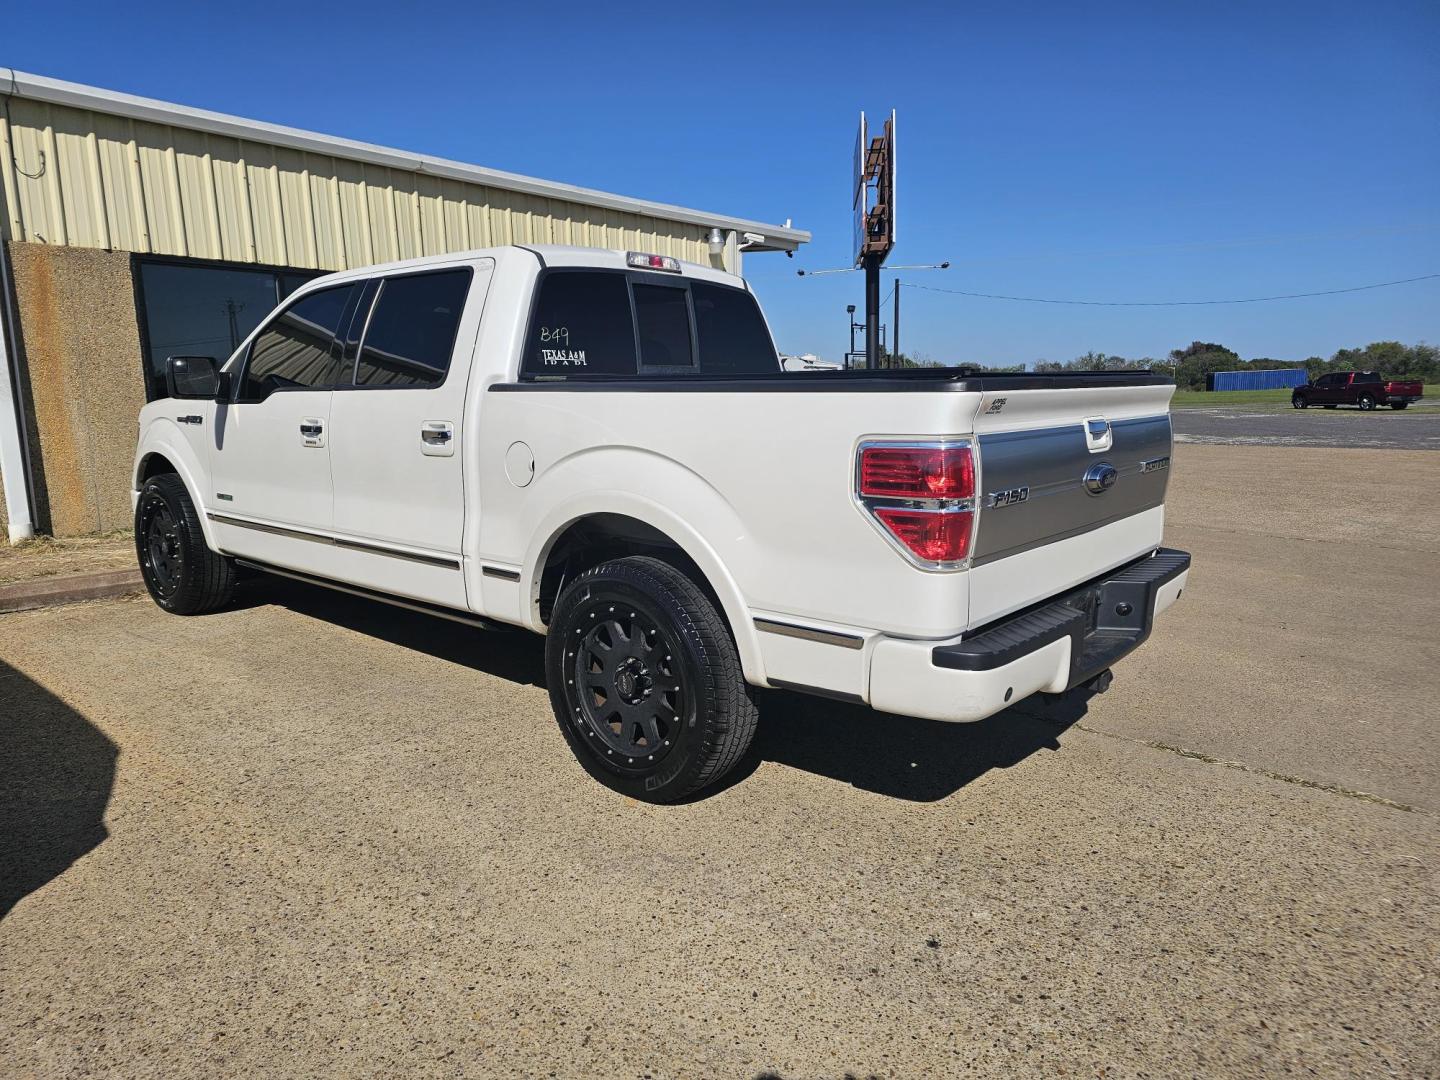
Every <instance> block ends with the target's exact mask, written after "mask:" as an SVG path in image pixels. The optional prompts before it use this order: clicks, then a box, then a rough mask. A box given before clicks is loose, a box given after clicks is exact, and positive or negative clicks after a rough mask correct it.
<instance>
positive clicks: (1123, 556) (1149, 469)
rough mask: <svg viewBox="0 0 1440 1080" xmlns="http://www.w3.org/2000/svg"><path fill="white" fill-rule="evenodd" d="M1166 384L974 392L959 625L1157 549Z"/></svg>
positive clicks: (1165, 458) (1165, 473)
mask: <svg viewBox="0 0 1440 1080" xmlns="http://www.w3.org/2000/svg"><path fill="white" fill-rule="evenodd" d="M1173 392H1174V388H1173V387H1172V386H1112V387H1067V388H1055V389H1036V390H1018V391H1011V392H1002V391H997V392H994V393H986V394H983V395H982V396H981V400H980V404H979V406H978V408H977V410H976V413H975V418H974V432H975V441H976V446H977V448H978V453H977V458H978V463H979V476H978V478H977V492H978V495H979V505H980V514H979V522H978V526H977V531H976V535H975V542H974V549H973V557H972V564H971V565H972V570H971V585H970V612H969V624H970V626H972V627H975V626H979V625H982V624H984V623H986V622H990V621H992V620H994V619H997V618H999V617H1001V616H1003V615H1006V614H1008V613H1010V612H1012V611H1018V610H1020V609H1021V608H1024V607H1028V606H1029V605H1031V604H1033V603H1036V602H1038V601H1041V600H1044V599H1047V598H1048V597H1051V596H1053V595H1055V594H1056V593H1058V592H1061V591H1063V590H1065V589H1069V588H1073V587H1074V586H1076V585H1078V584H1080V583H1082V582H1085V581H1088V580H1090V579H1091V578H1094V577H1096V576H1098V575H1100V574H1103V573H1105V572H1106V571H1107V570H1111V569H1113V568H1114V567H1116V566H1119V565H1121V564H1123V563H1125V562H1128V561H1129V560H1131V559H1133V558H1135V557H1136V556H1137V555H1140V554H1143V553H1144V552H1145V551H1147V550H1153V549H1154V548H1156V547H1158V546H1159V543H1160V532H1161V528H1162V526H1163V515H1164V510H1163V506H1164V502H1165V488H1166V482H1167V480H1168V478H1169V475H1170V472H1169V465H1170V448H1171V434H1170V416H1169V411H1168V410H1169V401H1170V397H1171V395H1172V394H1173Z"/></svg>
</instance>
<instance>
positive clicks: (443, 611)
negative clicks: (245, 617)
mask: <svg viewBox="0 0 1440 1080" xmlns="http://www.w3.org/2000/svg"><path fill="white" fill-rule="evenodd" d="M235 564H236V565H237V566H243V567H246V568H247V569H250V570H259V571H260V572H261V573H262V574H274V575H276V576H277V577H283V578H289V579H290V580H291V581H299V582H302V583H303V584H306V585H318V586H320V587H321V588H322V589H331V590H333V591H335V592H342V593H348V594H349V595H351V596H358V597H360V599H362V600H378V601H379V602H380V603H382V604H389V605H391V606H392V607H398V608H404V609H405V610H407V611H418V612H420V614H422V615H434V616H435V617H436V618H440V619H449V620H450V621H451V622H457V623H461V624H462V625H464V626H473V627H476V628H477V629H480V630H516V629H520V628H519V627H516V626H512V625H510V624H509V623H497V622H492V621H491V620H489V619H485V618H481V617H480V616H479V615H472V614H470V613H469V612H465V611H458V610H456V609H455V608H447V607H444V606H442V605H440V604H432V603H430V602H429V601H426V600H411V599H410V598H409V597H405V596H395V595H393V594H391V593H383V592H378V591H376V590H375V589H367V588H365V587H364V586H363V585H346V584H343V583H341V582H339V581H332V580H330V579H329V578H323V577H316V576H315V575H314V574H304V573H301V572H300V571H299V570H282V569H281V568H280V567H278V566H271V565H270V564H269V563H263V562H256V561H255V560H254V559H242V558H239V557H238V556H237V557H236V558H235Z"/></svg>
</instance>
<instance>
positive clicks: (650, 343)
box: [634, 283, 695, 368]
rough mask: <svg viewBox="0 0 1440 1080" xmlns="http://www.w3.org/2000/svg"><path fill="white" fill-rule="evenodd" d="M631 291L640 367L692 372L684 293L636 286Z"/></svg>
mask: <svg viewBox="0 0 1440 1080" xmlns="http://www.w3.org/2000/svg"><path fill="white" fill-rule="evenodd" d="M634 288H635V326H636V328H637V330H638V332H639V337H640V363H641V364H643V365H644V366H645V367H647V368H693V367H694V366H695V350H694V347H693V345H692V342H691V340H690V303H689V301H688V300H687V299H686V296H685V289H684V288H678V289H677V288H675V287H673V286H669V285H641V284H638V283H637V284H636V285H635V286H634Z"/></svg>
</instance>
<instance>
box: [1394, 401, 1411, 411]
mask: <svg viewBox="0 0 1440 1080" xmlns="http://www.w3.org/2000/svg"><path fill="white" fill-rule="evenodd" d="M1409 405H1410V402H1408V401H1392V402H1391V403H1390V408H1392V409H1394V410H1395V411H1396V412H1399V411H1400V410H1401V409H1405V408H1408V407H1409Z"/></svg>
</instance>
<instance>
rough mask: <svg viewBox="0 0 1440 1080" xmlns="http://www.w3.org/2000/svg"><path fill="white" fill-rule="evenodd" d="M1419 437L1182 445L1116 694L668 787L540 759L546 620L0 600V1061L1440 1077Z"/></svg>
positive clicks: (1430, 594) (376, 610)
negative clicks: (713, 790)
mask: <svg viewBox="0 0 1440 1080" xmlns="http://www.w3.org/2000/svg"><path fill="white" fill-rule="evenodd" d="M1307 419H1308V417H1307ZM1369 419H1371V418H1368V417H1367V418H1362V419H1361V420H1359V423H1362V424H1363V423H1365V422H1367V421H1368V420H1369ZM1377 419H1382V420H1388V419H1390V418H1389V417H1383V418H1377ZM1349 422H1350V423H1352V424H1353V423H1355V422H1356V421H1355V420H1353V419H1352V420H1350V421H1349ZM1337 423H1339V422H1338V421H1337ZM1435 460H1436V459H1435V458H1434V457H1433V456H1432V455H1430V454H1428V453H1424V452H1411V453H1405V452H1394V451H1368V450H1348V451H1342V450H1324V451H1300V450H1293V449H1277V448H1262V447H1225V446H1205V445H1181V446H1179V447H1178V448H1177V450H1176V466H1175V469H1174V473H1173V486H1172V491H1173V493H1174V494H1173V499H1172V509H1171V519H1170V520H1171V527H1170V530H1169V535H1168V537H1167V541H1168V542H1169V543H1172V544H1174V545H1176V546H1180V547H1186V548H1189V549H1190V550H1191V551H1192V552H1193V553H1194V554H1195V557H1196V561H1197V562H1196V568H1195V570H1194V571H1193V572H1192V575H1191V584H1190V587H1189V588H1187V590H1186V594H1185V597H1184V598H1183V599H1182V601H1181V603H1180V604H1179V605H1178V606H1177V607H1176V608H1174V609H1173V610H1172V612H1171V613H1170V615H1169V616H1167V617H1166V618H1165V619H1164V621H1163V622H1162V624H1161V625H1160V627H1159V628H1158V630H1157V632H1156V635H1155V636H1154V637H1153V638H1152V640H1151V641H1150V643H1148V644H1147V645H1146V646H1145V647H1144V649H1142V650H1141V651H1140V652H1139V653H1137V654H1136V655H1135V656H1134V657H1132V658H1130V659H1129V660H1127V661H1126V662H1125V663H1123V664H1122V665H1121V666H1120V667H1119V668H1118V669H1117V678H1116V682H1115V686H1114V688H1113V689H1112V690H1111V692H1110V693H1108V694H1106V695H1104V696H1102V697H1098V698H1094V699H1092V700H1090V701H1089V702H1088V703H1080V704H1077V705H1075V706H1074V707H1072V708H1069V709H1064V710H1046V709H1039V708H1027V709H1013V710H1011V711H1009V712H1007V713H1005V714H1003V715H1001V716H999V717H995V718H992V719H991V720H989V721H986V722H984V723H981V724H977V725H971V726H947V725H941V724H932V723H927V722H921V721H915V720H907V719H902V718H897V717H891V716H883V715H878V714H874V713H870V712H868V711H866V710H863V709H858V708H853V707H849V706H845V705H841V704H836V703H831V702H825V701H819V700H813V699H805V698H800V697H794V696H790V695H786V694H780V693H773V694H767V695H766V696H765V697H764V699H763V703H762V707H763V719H762V734H761V737H760V740H759V745H758V747H757V751H756V753H754V754H753V755H752V758H751V760H750V761H749V762H748V763H747V765H746V766H745V767H744V768H742V769H741V770H740V775H739V776H738V777H737V778H736V780H735V782H734V783H732V784H731V785H729V786H728V787H727V788H725V789H724V790H723V791H721V792H719V793H718V794H716V795H714V796H713V797H711V798H708V799H704V800H700V801H697V802H694V803H692V804H690V805H686V806H680V807H672V808H656V807H651V806H646V805H642V804H637V803H633V802H629V801H626V800H623V799H620V798H618V797H616V796H614V795H612V794H611V793H609V792H608V791H606V790H604V789H602V788H600V787H599V786H597V785H596V784H595V783H593V782H591V781H590V780H589V779H588V778H587V777H586V776H585V775H584V773H583V772H582V771H581V770H580V768H579V767H578V766H577V765H575V764H574V763H573V762H572V761H571V760H570V758H569V756H568V754H567V752H566V749H565V745H564V742H563V740H562V738H561V736H560V734H559V732H558V731H557V730H556V728H555V724H554V722H553V720H552V719H551V717H550V714H549V708H548V704H547V701H546V697H545V694H544V691H543V690H542V689H541V688H540V686H539V685H538V684H539V682H540V677H541V670H540V647H539V640H538V639H535V638H532V637H529V636H525V635H521V634H513V635H511V634H490V635H484V634H480V633H478V632H472V631H469V630H466V629H464V628H458V627H455V626H452V625H450V624H447V623H442V622H438V621H434V620H427V619H425V618H423V617H420V616H410V615H407V614H405V613H401V612H396V611H392V610H390V609H386V608H380V607H375V606H373V605H368V604H365V603H363V602H361V601H352V600H350V599H349V598H345V597H341V596H337V595H334V594H329V593H321V592H318V591H314V590H310V589H306V588H302V587H299V586H291V585H288V584H279V583H269V582H259V583H254V584H253V585H252V586H251V587H250V588H249V589H247V591H246V593H245V596H244V603H243V604H242V605H240V606H238V607H237V609H235V610H232V611H228V612H224V613H221V614H218V615H214V616H209V617H206V618H199V619H189V620H185V619H176V618H171V617H166V616H164V615H162V614H161V613H160V612H159V611H158V610H157V609H156V608H154V607H153V606H152V605H150V604H149V603H148V602H144V601H120V602H107V603H96V604H90V605H79V606H74V607H69V608H60V609H53V610H48V611H41V612H30V613H22V614H15V615H7V616H0V887H3V888H0V1061H4V1062H5V1063H6V1066H5V1070H6V1072H7V1074H8V1075H14V1076H73V1075H82V1074H84V1075H89V1074H92V1073H93V1074H101V1075H114V1076H124V1077H166V1078H174V1077H181V1076H233V1075H237V1074H242V1073H244V1074H249V1075H252V1076H315V1075H344V1076H377V1077H378V1076H386V1077H390V1076H397V1075H405V1076H461V1075H473V1076H492V1075H493V1076H507V1077H509V1076H529V1075H539V1076H546V1075H556V1076H575V1077H595V1076H634V1077H644V1076H654V1077H704V1078H711V1077H731V1076H735V1077H755V1076H760V1075H772V1074H773V1075H780V1076H784V1077H838V1076H841V1075H844V1074H846V1073H851V1074H854V1075H856V1076H868V1075H877V1076H885V1077H934V1076H960V1075H983V1076H997V1077H1013V1076H1020V1075H1045V1076H1054V1075H1069V1076H1076V1075H1080V1076H1099V1075H1104V1076H1109V1077H1115V1076H1215V1075H1246V1076H1251V1075H1293V1074H1302V1075H1318V1076H1361V1075H1364V1076H1404V1077H1417V1076H1429V1075H1437V1074H1440V1035H1437V1023H1440V1021H1437V1019H1436V1018H1437V1017H1440V975H1437V971H1440V969H1437V963H1436V961H1437V958H1440V951H1437V942H1440V890H1437V888H1436V884H1437V873H1436V872H1437V868H1440V842H1437V828H1436V824H1437V820H1436V819H1437V814H1440V755H1437V751H1436V747H1435V740H1434V728H1435V723H1436V721H1437V719H1440V715H1437V712H1440V710H1437V700H1440V694H1437V690H1440V680H1437V675H1436V672H1437V670H1440V668H1437V661H1440V655H1437V645H1436V635H1435V633H1434V626H1435V625H1436V624H1437V621H1440V493H1437V490H1436V485H1435V483H1434V465H1433V462H1434V461H1435ZM12 905H13V907H12ZM7 909H9V910H8V914H5V912H6V910H7Z"/></svg>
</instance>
